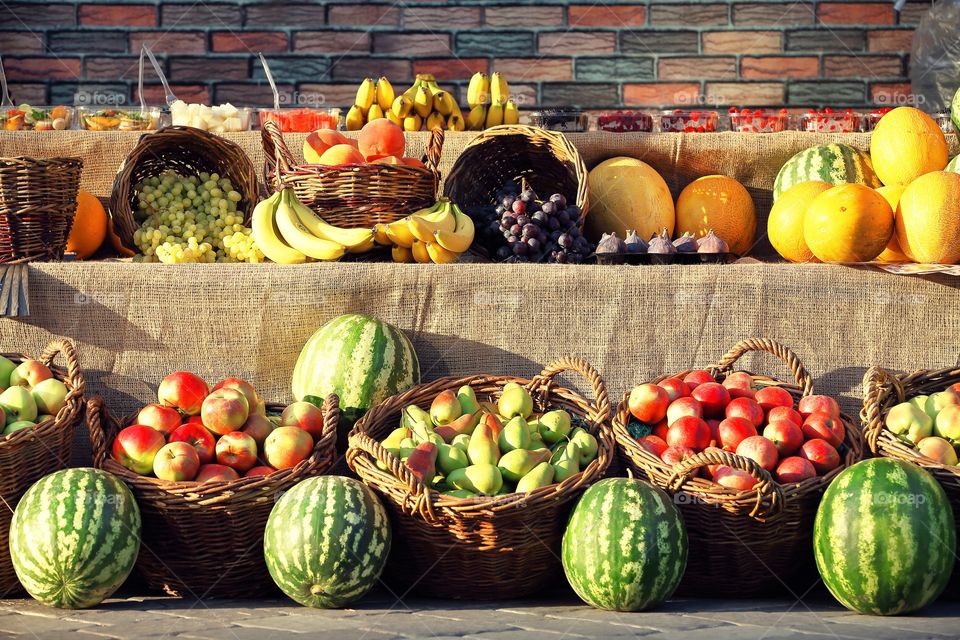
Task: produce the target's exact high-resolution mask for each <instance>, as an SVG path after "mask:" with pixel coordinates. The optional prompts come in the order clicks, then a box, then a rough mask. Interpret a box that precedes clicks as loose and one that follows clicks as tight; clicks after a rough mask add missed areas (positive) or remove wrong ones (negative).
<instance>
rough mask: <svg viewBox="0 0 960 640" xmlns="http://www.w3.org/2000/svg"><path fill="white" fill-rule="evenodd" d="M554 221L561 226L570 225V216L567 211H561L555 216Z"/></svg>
mask: <svg viewBox="0 0 960 640" xmlns="http://www.w3.org/2000/svg"><path fill="white" fill-rule="evenodd" d="M556 220H557V222H559V223H560V224H562V225H567V224H570V215H569V214H568V213H567V210H566V209H564V210H563V211H561V212H560V213H558V214H557V218H556Z"/></svg>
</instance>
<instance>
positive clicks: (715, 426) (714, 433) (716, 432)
mask: <svg viewBox="0 0 960 640" xmlns="http://www.w3.org/2000/svg"><path fill="white" fill-rule="evenodd" d="M704 422H706V423H707V426H708V427H710V442H711V444H713V445H714V446H716V447H720V446H722V445H721V444H720V423H721V422H723V420H715V419H714V418H710V419H709V420H705V421H704Z"/></svg>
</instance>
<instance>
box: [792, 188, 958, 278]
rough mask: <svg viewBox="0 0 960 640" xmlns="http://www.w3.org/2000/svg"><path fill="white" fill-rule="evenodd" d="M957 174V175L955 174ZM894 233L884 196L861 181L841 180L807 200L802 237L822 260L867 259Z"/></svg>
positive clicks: (885, 244)
mask: <svg viewBox="0 0 960 640" xmlns="http://www.w3.org/2000/svg"><path fill="white" fill-rule="evenodd" d="M957 177H958V178H960V176H957ZM892 235H893V210H892V209H891V208H890V203H888V202H887V200H886V199H885V198H884V197H883V196H882V195H880V194H879V193H877V192H876V191H874V190H873V189H871V188H870V187H868V186H866V185H862V184H841V185H837V186H835V187H831V188H830V189H828V190H826V191H824V192H823V193H821V194H820V195H818V196H817V197H816V198H814V199H813V202H811V203H810V206H809V207H807V212H806V214H805V215H804V218H803V237H804V239H806V241H807V246H809V247H810V251H812V252H813V255H815V256H817V258H819V259H820V260H822V261H823V262H869V261H870V260H873V259H874V258H876V257H877V256H878V255H880V253H881V252H882V251H883V250H884V249H885V248H886V246H887V243H888V242H890V236H892Z"/></svg>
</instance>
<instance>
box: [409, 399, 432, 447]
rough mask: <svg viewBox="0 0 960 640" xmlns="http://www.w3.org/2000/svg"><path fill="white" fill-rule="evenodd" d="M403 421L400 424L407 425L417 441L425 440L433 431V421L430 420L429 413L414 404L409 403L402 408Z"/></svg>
mask: <svg viewBox="0 0 960 640" xmlns="http://www.w3.org/2000/svg"><path fill="white" fill-rule="evenodd" d="M403 413H404V417H405V422H404V423H403V424H402V426H405V427H407V428H408V429H410V430H411V431H412V432H413V438H414V439H415V440H416V441H417V442H426V441H427V440H429V439H430V434H431V433H433V423H432V422H430V414H429V413H427V412H426V411H424V410H423V409H421V408H420V407H418V406H417V405H415V404H412V405H410V406H409V407H407V408H406V409H404V410H403Z"/></svg>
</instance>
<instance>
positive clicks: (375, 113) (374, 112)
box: [367, 102, 384, 122]
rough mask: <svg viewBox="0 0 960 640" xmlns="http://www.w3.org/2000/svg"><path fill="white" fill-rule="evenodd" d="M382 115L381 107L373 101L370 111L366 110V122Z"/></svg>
mask: <svg viewBox="0 0 960 640" xmlns="http://www.w3.org/2000/svg"><path fill="white" fill-rule="evenodd" d="M382 117H384V116H383V109H381V108H380V105H379V104H377V103H376V102H374V103H373V105H372V106H371V107H370V111H368V112H367V122H370V121H371V120H376V119H378V118H382Z"/></svg>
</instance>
